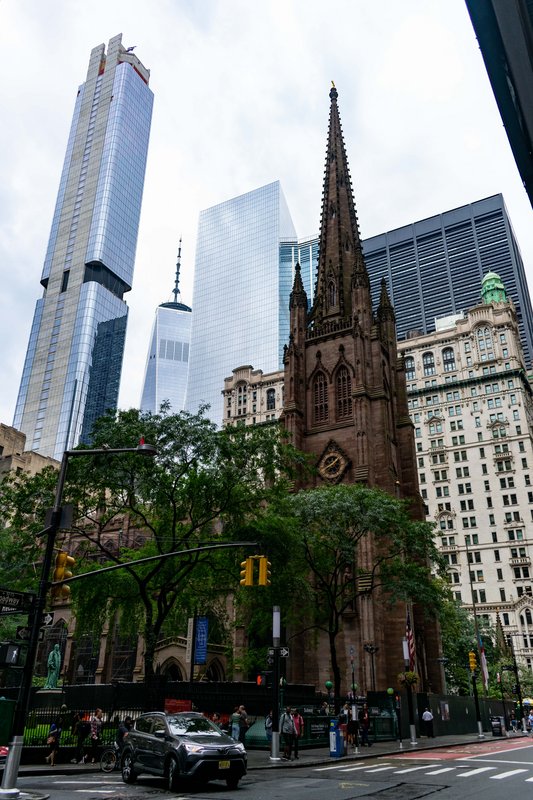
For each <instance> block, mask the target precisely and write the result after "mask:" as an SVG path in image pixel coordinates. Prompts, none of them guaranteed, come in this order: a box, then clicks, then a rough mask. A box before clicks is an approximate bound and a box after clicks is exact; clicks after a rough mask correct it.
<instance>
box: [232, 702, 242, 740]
mask: <svg viewBox="0 0 533 800" xmlns="http://www.w3.org/2000/svg"><path fill="white" fill-rule="evenodd" d="M230 723H231V736H232V738H233V739H235V741H236V742H238V741H239V735H240V732H241V715H240V713H239V706H235V708H234V709H233V714H232V715H231V717H230Z"/></svg>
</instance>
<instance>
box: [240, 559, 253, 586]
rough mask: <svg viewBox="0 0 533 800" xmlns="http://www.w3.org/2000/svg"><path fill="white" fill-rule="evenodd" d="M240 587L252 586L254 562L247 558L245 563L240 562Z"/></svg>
mask: <svg viewBox="0 0 533 800" xmlns="http://www.w3.org/2000/svg"><path fill="white" fill-rule="evenodd" d="M240 584H241V586H253V585H254V560H253V558H252V557H251V556H249V557H248V558H247V559H246V561H241V580H240Z"/></svg>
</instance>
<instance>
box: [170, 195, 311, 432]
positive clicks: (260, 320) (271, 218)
mask: <svg viewBox="0 0 533 800" xmlns="http://www.w3.org/2000/svg"><path fill="white" fill-rule="evenodd" d="M290 242H292V243H295V242H296V232H295V230H294V225H293V223H292V220H291V216H290V213H289V210H288V207H287V203H286V201H285V198H284V196H283V192H282V190H281V186H280V184H279V181H275V182H274V183H270V184H268V185H267V186H262V187H261V188H259V189H255V190H254V191H252V192H248V193H247V194H243V195H241V196H239V197H235V198H233V199H231V200H227V201H226V202H224V203H220V204H219V205H216V206H213V207H212V208H208V209H206V210H204V211H202V212H201V213H200V219H199V225H198V238H197V244H196V267H195V274H194V288H193V308H194V318H193V324H192V333H191V363H190V368H189V383H188V389H187V403H186V406H187V409H188V410H189V411H190V412H192V413H195V412H196V411H197V410H198V407H199V406H200V405H201V404H203V403H207V404H209V406H210V411H209V417H210V418H211V419H212V420H213V421H214V422H216V423H217V424H220V423H221V420H222V390H223V388H224V378H226V377H227V376H229V375H231V374H232V371H233V369H234V368H235V367H236V366H239V365H242V364H253V365H256V364H257V365H260V367H261V369H262V370H264V371H265V372H270V371H273V370H276V369H278V368H279V367H280V366H281V355H282V352H283V345H284V344H286V340H287V335H288V330H289V328H288V314H287V309H288V303H289V294H290V290H291V287H292V277H293V267H294V264H295V263H296V261H295V260H294V264H293V257H292V255H290V253H289V251H290V250H291V245H290ZM282 252H283V253H284V255H283V258H282ZM291 252H292V251H291Z"/></svg>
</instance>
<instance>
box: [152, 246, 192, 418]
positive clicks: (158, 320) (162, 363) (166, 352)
mask: <svg viewBox="0 0 533 800" xmlns="http://www.w3.org/2000/svg"><path fill="white" fill-rule="evenodd" d="M180 259H181V240H180V248H179V252H178V263H177V265H176V283H175V287H174V290H173V294H174V301H173V302H170V303H161V305H160V306H158V308H157V309H156V312H155V320H154V325H153V328H152V336H151V339H150V348H149V350H148V358H147V360H146V371H145V374H144V384H143V390H142V397H141V410H142V411H151V412H152V414H157V413H159V411H160V410H161V405H162V403H165V402H168V403H169V406H170V409H169V410H170V412H171V413H173V414H177V413H178V412H179V411H183V409H184V408H185V399H186V392H187V376H188V374H189V347H190V342H191V323H192V309H191V308H190V307H189V306H186V305H185V303H180V302H179V301H178V296H179V279H180V268H181V262H180Z"/></svg>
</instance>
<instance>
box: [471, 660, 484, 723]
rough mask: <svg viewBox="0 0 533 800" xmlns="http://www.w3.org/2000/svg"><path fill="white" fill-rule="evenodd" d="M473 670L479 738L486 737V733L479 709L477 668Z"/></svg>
mask: <svg viewBox="0 0 533 800" xmlns="http://www.w3.org/2000/svg"><path fill="white" fill-rule="evenodd" d="M471 672H472V692H473V694H474V704H475V706H476V721H477V738H478V739H484V738H485V734H484V733H483V724H482V722H481V711H480V709H479V697H478V693H477V674H476V671H475V669H473V670H471Z"/></svg>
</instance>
